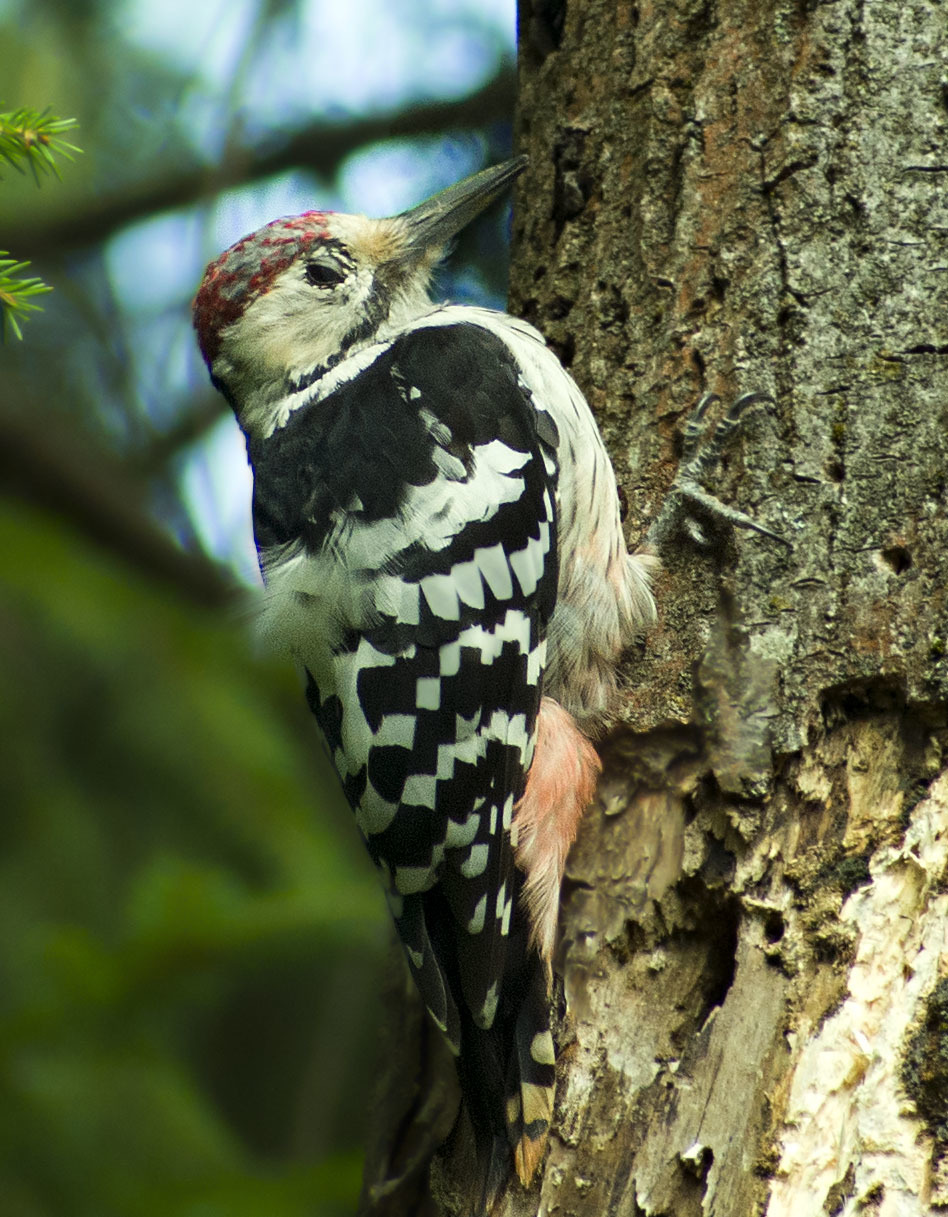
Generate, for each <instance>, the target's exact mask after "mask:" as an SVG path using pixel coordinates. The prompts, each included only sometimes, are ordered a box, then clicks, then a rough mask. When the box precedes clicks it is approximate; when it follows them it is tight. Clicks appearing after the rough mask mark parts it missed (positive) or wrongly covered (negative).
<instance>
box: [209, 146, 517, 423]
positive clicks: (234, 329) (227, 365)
mask: <svg viewBox="0 0 948 1217" xmlns="http://www.w3.org/2000/svg"><path fill="white" fill-rule="evenodd" d="M525 165H526V157H518V158H516V159H514V160H510V161H505V162H504V163H503V164H500V165H495V166H493V167H492V168H490V169H483V170H481V172H480V173H475V174H474V175H473V176H472V177H468V178H465V179H464V180H463V181H461V182H458V183H457V184H456V185H454V186H449V187H448V189H447V190H442V191H441V193H440V194H436V195H434V196H433V197H432V198H430V199H427V200H426V201H425V202H424V203H419V204H418V206H417V207H413V208H411V209H410V210H409V211H405V212H402V214H401V215H397V216H390V217H388V218H386V219H382V220H371V219H369V218H368V217H367V216H362V215H342V214H339V213H335V212H328V211H305V212H303V214H302V215H298V216H286V217H284V218H282V219H279V220H274V221H273V222H272V223H270V224H267V225H265V226H264V227H263V228H260V229H258V230H257V231H256V232H253V233H251V234H250V235H249V236H246V237H244V238H243V239H242V240H240V241H238V242H237V243H236V244H235V245H232V246H231V247H230V249H227V250H225V251H224V253H222V254H221V255H220V257H219V258H216V259H215V260H214V261H213V262H212V263H211V264H210V266H208V268H207V270H206V271H205V272H204V278H203V280H202V282H201V286H200V288H199V289H198V293H197V295H196V296H195V299H194V306H193V315H194V328H195V329H196V330H197V337H198V343H199V344H200V347H201V353H202V354H203V356H204V359H205V361H206V362H207V365H208V368H209V369H210V372H211V376H212V378H213V379H214V381H215V383H216V384H218V385H219V387H220V388H221V389H222V390H223V391H224V392H225V394H226V395H227V397H228V399H229V400H230V401H231V403H232V404H233V405H234V408H235V409H236V410H237V412H238V415H239V416H241V420H242V421H244V419H243V415H244V414H245V412H248V411H252V409H253V407H254V406H255V405H258V404H259V405H263V404H264V403H265V402H266V401H267V400H273V399H274V398H276V397H278V396H280V395H282V394H285V393H286V391H287V388H288V387H289V386H291V385H293V384H298V383H300V382H301V381H305V380H307V379H312V378H313V375H314V373H316V374H319V372H320V371H321V370H323V369H326V368H330V367H332V366H333V365H334V364H335V363H337V362H338V361H339V360H340V359H341V358H342V357H343V356H344V355H345V354H346V353H347V352H350V351H352V350H353V349H354V348H355V347H357V346H358V345H360V344H365V343H368V342H372V341H373V340H375V339H377V338H382V337H384V336H385V334H386V333H387V332H392V331H394V330H395V329H397V328H398V327H399V326H400V325H403V324H405V323H406V322H407V321H409V320H411V318H412V317H413V316H417V315H419V314H421V313H424V312H426V311H428V309H430V307H431V302H430V300H429V297H428V283H429V279H430V276H431V270H432V268H433V267H434V265H435V264H436V263H437V262H438V260H439V258H440V257H441V256H442V255H443V253H444V250H445V246H446V245H447V244H448V243H449V242H450V240H451V239H452V237H454V236H455V235H456V234H457V233H458V232H460V230H461V229H462V228H464V227H465V225H466V224H468V223H469V222H470V221H471V220H472V219H474V217H475V216H476V215H478V213H479V212H481V211H482V210H483V209H484V208H485V207H486V206H487V205H488V204H489V203H491V202H492V201H493V200H494V199H495V198H496V197H497V196H498V195H499V194H500V193H501V192H502V191H503V190H504V188H505V187H506V186H507V185H508V183H509V182H510V181H512V180H513V178H515V177H516V176H517V174H518V173H520V172H521V170H522V169H523V168H524V166H525Z"/></svg>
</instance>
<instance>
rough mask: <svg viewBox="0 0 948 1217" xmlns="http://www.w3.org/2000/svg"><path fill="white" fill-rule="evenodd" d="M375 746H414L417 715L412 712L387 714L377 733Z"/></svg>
mask: <svg viewBox="0 0 948 1217" xmlns="http://www.w3.org/2000/svg"><path fill="white" fill-rule="evenodd" d="M374 745H375V747H383V748H388V747H398V748H413V747H414V746H415V717H414V715H412V714H386V715H385V717H384V718H383V719H382V721H381V722H380V723H379V729H378V731H376V733H375V739H374Z"/></svg>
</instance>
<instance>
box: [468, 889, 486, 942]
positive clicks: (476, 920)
mask: <svg viewBox="0 0 948 1217" xmlns="http://www.w3.org/2000/svg"><path fill="white" fill-rule="evenodd" d="M486 918H487V893H486V892H485V893H484V895H483V896H481V898H480V900H478V902H477V905H476V907H475V909H474V916H473V917H472V918H471V920H470V921H469V922H468V923H467V932H468V933H469V934H479V933H480V932H481V930H482V929H483V928H484V921H485V920H486Z"/></svg>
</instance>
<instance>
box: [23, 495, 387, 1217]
mask: <svg viewBox="0 0 948 1217" xmlns="http://www.w3.org/2000/svg"><path fill="white" fill-rule="evenodd" d="M0 547H2V550H3V553H4V568H5V569H4V576H5V577H4V584H3V587H2V589H0V732H2V736H3V741H4V764H3V766H2V767H0V806H2V807H3V808H4V813H5V814H4V816H3V818H2V820H0V835H2V849H0V1196H2V1197H3V1204H2V1209H3V1212H4V1213H5V1214H8V1215H9V1217H335V1215H336V1214H342V1213H351V1212H353V1211H354V1206H355V1198H356V1196H357V1193H358V1186H359V1169H360V1162H359V1156H358V1153H357V1147H358V1146H359V1144H360V1140H361V1121H362V1112H363V1109H364V1106H365V1102H366V1092H367V1087H368V1082H369V1074H370V1070H371V1068H372V1059H371V1058H372V1054H371V1051H369V1050H368V1045H369V1042H370V1040H369V1037H370V1036H371V1034H372V1030H373V1024H374V1009H373V1002H372V993H373V991H374V987H375V983H376V978H377V976H378V973H379V967H380V962H379V957H380V952H381V945H382V943H383V942H384V924H385V923H384V917H383V912H382V909H381V907H380V906H381V900H380V894H379V891H378V885H377V882H376V880H375V877H374V876H373V875H372V873H371V868H370V867H369V865H368V863H367V861H366V859H364V857H363V855H362V850H361V848H360V846H359V845H358V843H357V842H356V840H355V834H354V828H353V825H352V822H351V816H350V815H349V813H348V810H347V809H345V808H344V807H343V806H342V804H341V799H340V798H339V796H338V794H337V790H336V783H335V780H334V778H333V777H332V775H331V773H330V772H329V769H328V766H324V765H322V764H321V763H320V762H319V759H318V758H319V744H318V742H317V738H316V735H315V732H314V731H313V729H312V727H311V725H310V724H309V723H308V722H306V716H305V711H304V709H303V708H302V707H300V709H299V717H297V703H298V702H301V701H302V699H301V698H299V693H298V690H297V689H296V688H295V687H292V684H293V682H292V680H291V679H287V678H286V676H285V675H284V673H283V670H282V666H281V667H277V668H271V667H270V666H269V665H267V664H264V663H263V662H261V661H258V660H255V659H253V658H252V656H251V655H250V654H249V652H248V646H247V643H246V641H245V637H244V631H243V629H242V628H240V624H239V623H237V622H235V623H234V624H232V625H228V624H227V623H226V622H225V623H224V624H223V625H222V624H221V622H220V621H219V620H216V619H215V617H214V615H212V614H210V613H204V611H203V610H201V611H199V610H196V609H194V608H191V607H190V606H188V605H186V604H184V603H182V602H180V601H178V600H176V599H175V597H174V596H173V595H172V594H170V593H167V592H164V591H162V590H159V589H156V588H154V587H152V586H149V585H148V584H146V583H145V582H143V581H138V580H137V579H136V578H135V577H133V576H131V575H130V574H129V573H128V572H127V571H125V570H123V569H122V568H121V567H119V566H118V565H115V564H113V562H112V560H111V559H108V558H107V557H106V556H105V555H104V554H103V553H102V552H101V551H99V550H98V549H97V548H96V547H95V546H94V545H92V544H91V543H90V542H87V541H84V540H82V539H81V538H80V537H79V536H78V534H76V533H75V532H74V531H73V530H72V529H71V528H70V527H69V526H68V525H67V524H65V523H63V522H59V521H56V520H53V519H51V518H47V517H45V516H44V515H42V514H40V513H38V512H35V511H33V510H31V509H27V508H25V507H23V506H20V505H13V504H8V505H6V506H5V507H4V505H3V504H2V502H0Z"/></svg>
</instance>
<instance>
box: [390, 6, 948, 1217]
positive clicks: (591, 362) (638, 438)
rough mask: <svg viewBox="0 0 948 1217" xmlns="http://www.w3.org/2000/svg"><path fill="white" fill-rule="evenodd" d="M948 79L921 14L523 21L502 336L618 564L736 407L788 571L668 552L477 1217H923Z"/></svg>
mask: <svg viewBox="0 0 948 1217" xmlns="http://www.w3.org/2000/svg"><path fill="white" fill-rule="evenodd" d="M946 46H948V14H946V9H945V6H944V4H939V3H935V2H929V3H923V2H921V0H915V2H909V3H905V2H904V0H872V2H871V3H867V2H866V0H836V2H832V3H822V4H820V3H815V2H807V0H754V2H753V3H751V2H748V0H744V2H743V3H741V2H740V0H718V2H717V3H715V2H714V0H668V2H667V3H663V4H657V3H654V2H651V0H646V2H644V3H640V4H638V5H636V4H632V3H623V2H622V0H613V3H611V4H607V3H603V2H602V0H582V2H580V0H571V2H570V3H568V4H566V5H565V8H564V6H563V5H562V4H557V3H555V0H532V3H531V2H530V0H524V7H523V11H522V12H521V91H520V140H519V146H518V150H521V151H525V152H527V153H529V154H530V156H531V164H530V167H529V169H528V171H527V173H526V175H525V178H524V180H523V182H522V184H521V187H520V190H519V195H518V205H517V209H516V218H515V232H514V236H515V256H514V266H513V273H512V285H513V290H512V305H511V308H512V311H513V312H516V313H519V314H521V315H523V316H525V317H526V318H527V319H528V320H530V321H532V322H533V323H534V324H536V325H537V326H538V327H539V328H540V329H541V330H542V331H543V332H544V333H545V334H546V335H547V337H548V339H549V341H550V342H551V344H552V345H553V347H554V348H555V349H556V351H557V352H558V354H559V355H560V357H561V359H562V360H563V362H564V363H565V364H566V365H567V366H569V367H570V369H571V371H572V373H573V375H574V376H575V377H576V379H577V381H578V382H579V384H580V386H581V387H582V388H583V390H584V392H585V393H586V395H587V397H588V399H589V401H590V403H591V405H592V407H593V409H594V410H595V412H596V415H597V417H598V420H599V423H600V426H601V428H602V430H603V433H604V435H605V437H606V441H607V443H608V445H609V447H610V450H611V452H612V455H613V459H614V461H615V465H616V470H617V473H618V476H619V481H620V483H621V484H622V486H623V488H624V491H625V495H626V498H627V501H628V505H629V518H628V521H627V523H628V528H629V535H630V538H631V540H632V542H633V543H635V542H636V541H637V539H639V538H640V537H642V536H643V535H644V533H645V531H646V529H647V526H648V522H649V520H650V519H651V518H652V517H653V516H654V515H655V513H656V512H657V510H658V508H659V506H660V504H661V502H662V499H663V495H664V493H665V491H666V490H667V487H668V485H669V483H670V481H671V478H672V477H673V475H674V471H675V468H676V464H677V459H678V454H679V452H680V434H681V428H682V424H683V421H684V419H685V418H686V417H687V413H688V411H689V409H690V408H691V406H692V405H693V403H694V401H695V400H696V398H697V397H698V395H699V394H700V393H702V392H703V391H705V390H712V391H715V392H717V393H720V394H721V396H722V398H723V399H724V401H725V402H728V401H730V400H732V399H733V398H734V397H735V396H736V395H737V394H738V393H739V392H742V391H747V390H751V389H755V390H764V391H766V392H768V393H770V394H771V396H772V397H773V399H774V405H773V406H772V407H770V408H764V409H758V410H757V411H755V412H754V413H753V414H748V415H746V416H745V418H746V422H745V424H744V425H743V427H742V428H741V430H740V431H739V433H738V434H737V435H736V436H735V437H734V440H733V442H732V444H731V445H730V447H729V449H728V455H727V458H726V467H725V468H724V469H723V470H722V471H721V474H720V477H719V479H718V481H717V483H716V484H715V486H714V487H713V489H714V491H715V493H716V494H718V495H719V497H721V498H722V499H723V500H724V501H725V502H727V503H731V504H734V505H736V506H738V507H740V508H741V509H742V510H745V511H747V512H748V513H749V514H751V515H753V516H755V517H756V518H757V519H758V520H759V521H760V522H761V523H763V524H765V525H767V526H768V527H769V528H771V529H773V530H774V531H776V532H778V533H780V534H781V535H782V536H783V537H784V538H785V539H786V541H787V542H789V544H788V545H782V544H779V543H776V542H774V541H772V540H769V539H768V538H766V537H762V536H760V535H758V534H755V533H748V532H738V533H736V534H735V535H733V536H724V537H721V538H720V544H719V545H717V546H716V547H715V548H713V549H712V550H710V551H709V550H706V549H705V550H702V549H698V548H696V547H695V546H694V545H693V544H691V543H690V542H689V541H688V540H687V538H686V537H683V538H682V541H681V544H680V546H679V547H678V548H677V549H676V550H675V551H674V552H672V553H666V554H665V555H663V556H664V559H665V569H664V571H663V573H662V575H661V577H660V579H659V582H658V587H657V592H658V596H659V600H660V614H661V620H660V624H659V626H658V628H657V629H655V630H654V631H652V633H651V634H650V635H649V637H648V638H647V639H646V640H645V641H644V643H643V645H642V647H641V650H640V651H638V652H637V653H635V654H633V655H631V656H630V657H629V661H628V664H627V668H626V672H625V675H626V678H627V681H626V694H625V700H624V705H623V708H622V714H621V721H620V723H619V724H618V725H617V727H616V729H615V731H614V732H613V733H612V735H611V736H610V738H609V739H608V740H607V742H606V744H605V745H604V749H603V755H604V761H605V772H604V777H603V781H602V784H601V787H600V793H599V799H598V802H597V804H596V805H595V806H594V807H593V808H592V809H591V810H590V812H589V813H588V814H587V816H586V819H585V821H584V824H583V828H582V832H581V836H580V840H579V841H578V843H577V845H576V847H575V849H574V851H573V853H572V855H571V857H570V861H569V865H568V871H567V883H566V887H565V895H564V902H563V914H562V946H561V951H560V955H559V960H558V964H559V968H558V970H559V975H560V976H561V978H562V994H563V998H564V1000H563V1002H562V1020H561V1026H560V1036H559V1041H560V1084H559V1089H558V1097H557V1120H556V1125H555V1129H554V1135H553V1137H552V1143H551V1149H550V1153H549V1155H548V1157H547V1159H546V1162H545V1164H544V1168H543V1175H542V1179H541V1180H540V1181H539V1183H538V1185H537V1187H536V1188H535V1189H534V1190H532V1191H531V1192H529V1193H527V1192H524V1191H523V1190H522V1189H521V1188H520V1187H519V1186H517V1185H513V1186H512V1187H511V1189H510V1193H509V1195H508V1196H507V1197H506V1198H505V1200H504V1203H503V1204H502V1205H501V1211H502V1213H503V1214H505V1215H506V1217H526V1215H527V1214H530V1215H531V1217H532V1215H533V1214H535V1213H537V1212H538V1211H539V1212H540V1213H544V1214H547V1213H549V1214H553V1213H555V1214H557V1215H559V1217H570V1215H573V1214H575V1215H582V1217H601V1215H603V1217H604V1215H606V1214H609V1215H610V1217H613V1215H614V1217H633V1215H634V1217H640V1215H644V1214H648V1215H650V1217H651V1215H655V1217H658V1215H659V1214H662V1215H668V1217H671V1215H672V1214H673V1215H674V1217H692V1215H698V1214H710V1213H715V1214H720V1215H722V1217H745V1215H750V1214H767V1217H810V1215H811V1214H812V1215H817V1214H821V1213H826V1214H850V1213H857V1212H859V1213H869V1214H878V1215H880V1217H881V1215H883V1214H887V1215H889V1214H890V1215H892V1217H896V1215H898V1217H911V1215H913V1214H921V1213H929V1212H933V1211H935V1210H940V1209H941V1208H942V1207H943V1206H948V1153H946V1150H948V953H946V925H948V921H946V916H948V892H946V884H945V879H946V868H948V774H946V772H945V765H946V761H945V751H946V745H948V730H946V723H948V717H946V702H948V653H946V608H945V590H944V589H945V587H946V584H948V544H946V542H948V523H946V493H945V484H946V475H945V450H946V443H945V438H944V437H945V431H946V422H948V417H946V416H948V328H946V306H948V292H946V288H945V284H946V278H948V198H946V194H945V188H946V185H948V112H946V111H948V86H946V83H945V80H946V76H945V71H946V50H945V48H946ZM459 1180H463V1171H462V1168H461V1167H459V1166H457V1164H456V1163H453V1162H452V1159H451V1150H450V1148H449V1151H448V1158H447V1161H446V1162H444V1163H442V1166H441V1168H440V1169H439V1170H438V1171H436V1172H435V1185H434V1191H435V1195H436V1197H437V1203H436V1205H435V1206H434V1207H432V1208H431V1211H432V1212H439V1213H451V1214H455V1213H459V1214H466V1213H467V1211H468V1208H467V1206H468V1205H469V1203H470V1196H469V1195H466V1194H465V1189H464V1185H463V1182H459ZM367 1211H371V1212H372V1213H373V1214H374V1213H375V1212H376V1210H374V1209H372V1210H367ZM378 1211H379V1212H381V1211H382V1210H381V1209H380V1210H378ZM393 1211H395V1210H393ZM402 1211H406V1210H402ZM418 1211H422V1210H421V1209H420V1208H419V1209H418Z"/></svg>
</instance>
